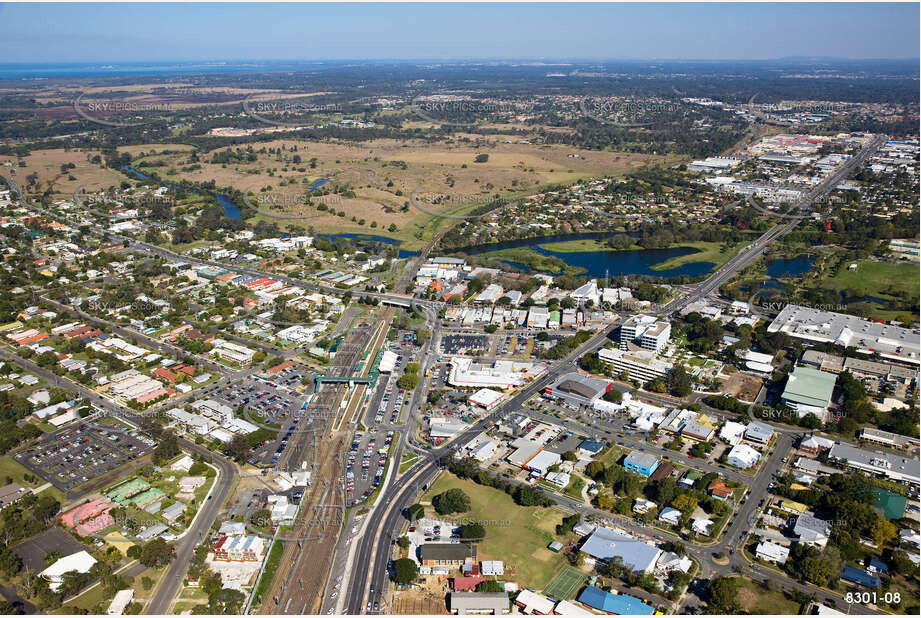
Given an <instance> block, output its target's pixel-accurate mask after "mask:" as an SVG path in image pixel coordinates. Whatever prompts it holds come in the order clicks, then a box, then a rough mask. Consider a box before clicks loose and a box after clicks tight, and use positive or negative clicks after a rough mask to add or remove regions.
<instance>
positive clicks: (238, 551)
mask: <svg viewBox="0 0 921 618" xmlns="http://www.w3.org/2000/svg"><path fill="white" fill-rule="evenodd" d="M212 548H213V549H214V559H215V560H219V561H226V562H258V561H260V560H262V556H263V555H264V554H265V543H264V542H263V540H262V537H260V536H258V535H255V534H248V535H239V536H223V537H221V538H220V539H218V540H217V542H215V543H214V545H212Z"/></svg>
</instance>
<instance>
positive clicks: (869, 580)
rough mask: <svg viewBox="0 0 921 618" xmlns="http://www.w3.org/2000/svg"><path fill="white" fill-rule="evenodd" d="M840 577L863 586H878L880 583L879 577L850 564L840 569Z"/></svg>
mask: <svg viewBox="0 0 921 618" xmlns="http://www.w3.org/2000/svg"><path fill="white" fill-rule="evenodd" d="M841 579H843V580H844V581H846V582H850V583H852V584H857V585H858V586H863V587H864V588H879V585H880V581H879V577H877V576H875V575H870V574H869V573H867V572H866V571H864V570H863V569H858V568H857V567H852V566H846V567H844V569H842V570H841Z"/></svg>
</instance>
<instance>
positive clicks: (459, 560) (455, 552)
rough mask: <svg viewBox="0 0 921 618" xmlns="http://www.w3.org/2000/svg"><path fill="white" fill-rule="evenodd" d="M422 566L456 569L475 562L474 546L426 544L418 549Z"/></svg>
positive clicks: (468, 544) (463, 544)
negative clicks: (466, 563)
mask: <svg viewBox="0 0 921 618" xmlns="http://www.w3.org/2000/svg"><path fill="white" fill-rule="evenodd" d="M419 559H420V560H421V561H422V566H427V567H448V568H453V569H458V568H460V567H461V565H462V564H464V563H465V562H476V546H475V545H472V544H470V543H426V544H425V545H422V546H421V547H420V548H419Z"/></svg>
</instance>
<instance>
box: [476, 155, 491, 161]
mask: <svg viewBox="0 0 921 618" xmlns="http://www.w3.org/2000/svg"><path fill="white" fill-rule="evenodd" d="M487 161H489V155H488V154H478V155H477V156H475V157H474V158H473V162H474V163H486V162H487Z"/></svg>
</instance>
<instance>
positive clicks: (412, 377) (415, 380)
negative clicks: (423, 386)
mask: <svg viewBox="0 0 921 618" xmlns="http://www.w3.org/2000/svg"><path fill="white" fill-rule="evenodd" d="M418 385H419V376H418V375H417V374H415V373H404V374H403V375H401V376H400V379H399V380H397V386H399V387H400V388H403V389H406V390H408V391H411V390H413V389H415V388H416V386H418Z"/></svg>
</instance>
